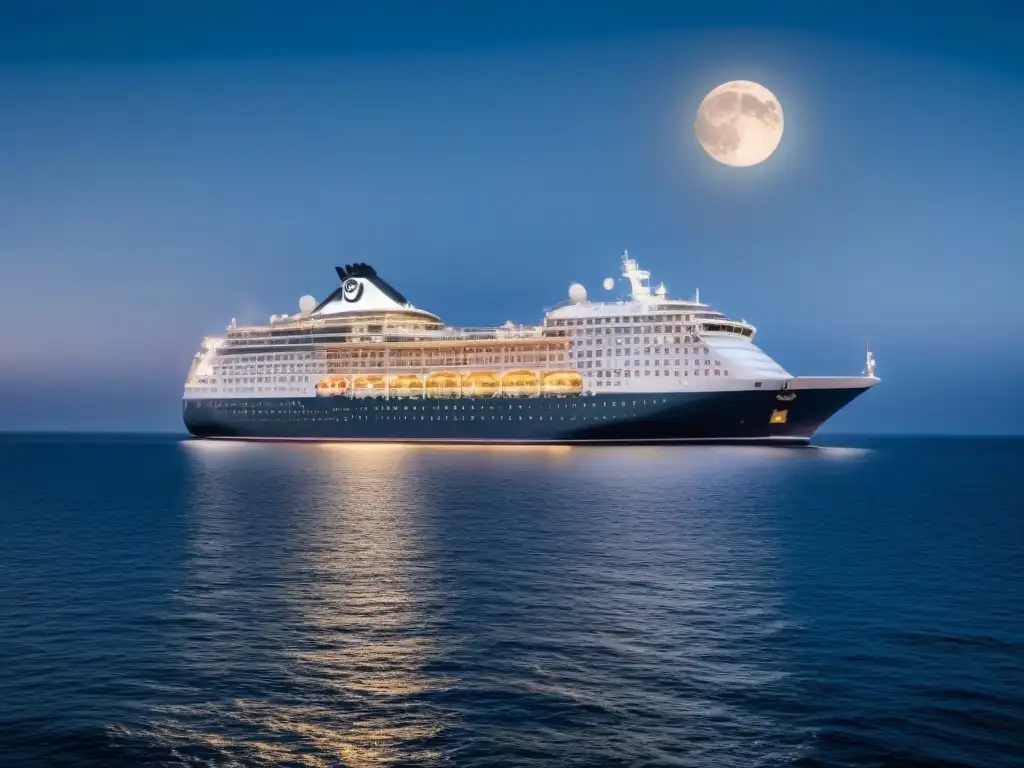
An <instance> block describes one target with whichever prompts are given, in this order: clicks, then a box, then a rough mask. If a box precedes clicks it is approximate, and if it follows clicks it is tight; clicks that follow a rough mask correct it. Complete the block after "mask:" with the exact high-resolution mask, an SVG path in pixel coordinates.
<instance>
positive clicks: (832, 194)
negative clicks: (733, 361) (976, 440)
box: [0, 0, 1024, 433]
mask: <svg viewBox="0 0 1024 768" xmlns="http://www.w3.org/2000/svg"><path fill="white" fill-rule="evenodd" d="M85 5H87V4H85V3H70V2H67V3H56V2H45V1H43V0H34V1H33V2H25V3H20V4H19V3H16V2H7V3H4V4H3V5H0V105H2V111H0V180H2V183H0V324H2V326H0V327H2V328H3V329H4V330H3V333H2V334H0V374H2V375H0V429H56V430H64V429H67V430H80V429H104V430H149V429H153V430H165V431H172V430H173V431H178V430H182V426H181V420H180V397H181V393H182V387H183V384H184V377H185V374H186V371H187V369H188V365H189V362H190V359H191V356H192V354H193V353H194V352H195V350H196V348H197V346H198V344H199V341H200V340H201V338H202V337H203V336H204V335H205V334H210V333H217V332H220V331H222V330H223V328H224V327H225V326H226V325H227V323H228V322H229V321H230V319H231V318H232V317H236V318H238V320H239V321H240V322H242V321H265V320H266V319H267V317H268V316H269V315H270V314H271V313H281V312H293V311H295V309H296V303H297V300H298V298H299V296H301V295H302V294H304V293H312V294H313V295H314V296H316V297H317V298H318V299H320V298H323V297H324V296H325V295H326V294H327V293H329V292H330V291H331V290H333V288H335V287H336V284H337V277H336V275H335V273H334V270H333V267H334V266H335V265H337V264H345V263H351V262H354V261H366V262H369V263H371V264H372V265H374V266H375V267H376V268H377V269H378V271H379V272H380V273H381V274H382V276H383V277H384V278H385V279H386V280H388V281H389V282H391V283H392V284H394V285H395V287H396V288H398V289H399V290H400V291H402V292H403V293H404V294H405V295H406V296H407V297H408V298H409V299H410V301H412V302H413V303H414V304H416V305H418V306H420V307H422V308H424V309H427V310H429V311H431V312H434V313H436V314H438V315H440V316H441V317H442V318H443V319H444V320H445V321H446V322H448V323H451V324H455V325H496V324H500V323H502V322H504V321H505V320H509V319H511V320H514V321H515V322H517V323H536V322H539V321H540V319H541V317H542V312H543V310H544V308H545V307H549V306H551V305H553V304H555V303H557V302H559V301H561V300H562V299H563V298H564V297H565V295H566V290H567V288H568V285H569V283H570V282H572V281H575V280H578V281H580V282H582V283H584V284H585V285H586V286H587V288H588V289H589V290H590V293H591V296H600V295H601V294H602V293H603V292H602V290H601V288H600V283H601V280H602V278H604V277H607V276H614V277H618V275H619V256H620V254H621V253H622V250H623V249H624V248H628V249H629V251H630V253H631V254H632V255H633V256H635V257H636V258H637V259H638V260H639V261H640V264H641V266H642V267H644V268H646V269H649V270H651V272H652V275H653V279H654V282H655V283H657V282H658V281H664V282H665V284H666V285H667V287H668V289H669V294H670V295H673V296H677V297H681V298H688V297H691V296H692V295H693V292H694V289H695V288H698V287H699V289H700V294H701V298H702V300H704V301H707V302H709V303H710V304H712V306H713V307H714V308H715V309H719V310H721V311H724V312H726V313H727V314H730V315H732V316H735V317H738V318H739V317H741V318H745V319H746V320H748V321H750V322H752V323H753V324H754V325H756V326H757V328H758V339H757V341H758V344H759V345H760V346H761V347H762V348H763V349H764V350H765V351H766V352H768V354H770V355H771V356H773V357H774V358H775V359H776V360H778V361H779V362H780V363H781V364H782V365H783V366H784V367H785V368H787V369H788V370H789V371H790V372H792V373H794V374H797V375H849V374H859V373H860V372H861V370H862V368H863V358H864V344H865V339H868V340H869V341H870V343H871V346H872V349H873V350H874V352H875V354H876V357H877V359H878V374H879V376H880V377H881V378H882V382H881V384H879V385H878V386H877V387H875V388H874V389H873V390H871V391H870V392H869V393H867V394H866V395H864V396H863V397H861V398H860V399H859V400H857V401H856V402H855V403H854V404H853V405H851V406H850V407H848V408H847V409H846V410H844V411H843V412H841V413H840V414H839V415H838V416H837V417H836V418H835V419H833V420H832V421H831V422H829V424H828V425H827V427H826V429H828V430H830V431H834V432H836V431H838V432H899V433H906V432H941V433H1021V432H1024V409H1022V408H1020V406H1019V402H1018V401H1019V398H1020V393H1021V392H1022V391H1024V342H1022V341H1021V339H1020V328H1021V325H1022V320H1024V309H1022V307H1024V302H1022V300H1021V293H1022V291H1024V207H1022V205H1021V200H1022V199H1024V191H1022V189H1024V187H1022V185H1024V142H1022V140H1021V139H1020V131H1021V126H1022V125H1024V45H1021V44H1020V40H1022V39H1024V10H1018V9H1017V8H1016V4H1015V3H1012V2H1009V0H1004V2H998V3H994V2H979V1H978V0H975V1H974V2H966V1H965V2H930V3H923V2H921V0H917V1H916V2H900V1H899V0H890V1H889V2H884V3H881V2H863V1H862V2H849V3H846V2H839V1H838V0H836V1H835V2H828V3H823V2H820V0H819V1H818V2H804V3H796V2H770V3H766V2H763V0H762V2H756V3H755V2H751V3H746V2H739V1H738V0H733V2H730V3H719V4H712V3H682V2H673V3H661V4H658V3H643V2H628V3H588V4H586V5H584V4H579V6H578V7H577V8H574V7H573V6H572V4H571V3H561V4H559V3H553V2H545V3H539V2H518V3H499V2H497V1H495V2H474V3H455V2H449V3H445V2H435V3H426V2H416V3H414V2H411V1H410V2H408V3H394V2H381V1H380V0H375V2H372V3H364V4H362V5H364V6H366V7H365V8H362V9H356V6H357V4H356V3H349V2H332V3H323V4H316V3H295V2H291V3H269V2H252V1H250V2H245V3H241V2H238V3H227V2H212V1H208V2H204V3H191V2H174V3H156V2H146V3H138V2H133V3H124V4H121V3H113V2H106V3H103V2H98V3H90V4H88V5H91V6H92V10H91V11H89V12H86V11H85V10H83V7H84V6H85ZM926 6H927V8H926ZM732 79H751V80H756V81H759V82H761V83H763V84H764V85H766V86H767V87H768V88H770V89H771V90H772V91H773V92H774V93H775V94H776V95H777V96H778V98H779V99H780V101H781V103H782V106H783V109H784V110H785V119H786V132H785V135H784V137H783V140H782V144H781V146H780V148H779V151H778V152H777V153H776V154H775V155H774V156H773V157H772V158H771V159H770V160H769V161H768V162H766V163H764V164H763V165H760V166H756V167H752V168H746V169H735V168H728V167H726V166H723V165H720V164H718V163H715V162H714V161H713V160H711V159H709V158H708V157H707V156H706V155H705V154H704V153H703V152H702V151H701V149H700V148H699V146H698V145H697V143H696V141H695V138H694V135H693V130H692V123H693V118H694V115H695V112H696V109H697V106H698V104H699V103H700V100H701V98H702V97H703V96H704V94H705V93H706V92H707V91H709V90H711V89H712V88H713V87H715V86H716V85H718V84H719V83H721V82H724V81H727V80H732Z"/></svg>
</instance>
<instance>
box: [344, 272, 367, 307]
mask: <svg viewBox="0 0 1024 768" xmlns="http://www.w3.org/2000/svg"><path fill="white" fill-rule="evenodd" d="M341 296H342V298H343V299H345V301H347V302H350V303H352V304H355V303H356V302H357V301H359V299H361V298H362V297H363V284H362V283H361V282H359V281H358V280H353V279H351V278H350V279H348V280H346V281H345V283H344V284H343V285H342V286H341Z"/></svg>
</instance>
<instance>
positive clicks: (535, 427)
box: [184, 253, 878, 443]
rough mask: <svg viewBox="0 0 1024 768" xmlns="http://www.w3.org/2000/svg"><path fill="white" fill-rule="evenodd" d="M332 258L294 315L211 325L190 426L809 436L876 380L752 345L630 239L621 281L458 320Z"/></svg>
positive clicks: (746, 327)
mask: <svg viewBox="0 0 1024 768" xmlns="http://www.w3.org/2000/svg"><path fill="white" fill-rule="evenodd" d="M336 270H337V273H338V277H339V280H340V285H339V286H338V288H337V289H336V290H334V291H333V292H332V293H331V294H330V295H329V296H328V297H327V298H326V299H324V300H323V301H321V302H319V303H317V302H316V301H315V300H313V299H312V298H311V297H308V296H307V297H303V299H302V300H301V301H300V311H299V312H298V313H296V314H294V315H281V316H272V317H271V318H270V322H269V323H268V324H266V325H260V326H239V325H237V324H236V323H235V322H234V321H232V323H231V325H230V327H229V328H228V330H227V333H226V335H223V336H217V337H208V338H206V339H204V341H203V343H202V346H201V348H200V350H199V352H198V353H197V354H196V356H195V359H194V360H193V362H192V367H191V369H190V371H189V374H188V379H187V383H186V386H185V397H184V414H185V422H186V425H187V426H188V428H189V431H190V432H192V434H194V435H196V436H200V437H236V438H249V439H261V438H263V439H313V440H394V441H402V440H428V441H441V442H462V441H483V442H559V443H561V442H606V441H609V442H612V441H614V442H619V441H628V442H648V441H655V442H663V441H682V440H714V441H717V440H771V441H783V442H794V441H795V442H806V441H807V440H808V439H809V438H810V436H811V434H813V432H814V431H815V430H816V429H817V427H818V426H819V425H820V424H821V423H822V422H823V421H824V420H825V419H827V418H828V417H830V416H831V415H832V414H833V413H835V412H836V411H837V410H838V409H839V408H841V407H842V406H843V405H845V404H846V403H847V402H849V401H850V400H852V399H853V398H854V397H856V396H857V395H858V394H860V393H861V392H862V391H864V390H865V389H867V388H868V387H870V386H872V385H873V384H875V383H876V382H877V381H878V379H877V378H875V376H874V361H873V358H871V359H869V366H868V369H866V374H867V375H865V376H855V377H826V378H823V377H818V378H806V377H803V378H798V377H794V376H792V375H791V374H789V373H788V372H787V371H786V370H785V369H783V368H782V367H781V366H780V365H779V364H778V363H776V362H775V361H774V360H772V358H770V357H769V356H768V355H767V354H765V353H764V352H763V351H762V350H761V349H760V348H759V347H757V345H756V344H755V343H754V338H755V336H756V329H755V328H754V326H752V325H751V324H749V323H747V322H746V321H745V320H735V319H731V318H729V317H727V316H726V315H724V314H722V313H721V312H717V311H715V310H713V309H712V308H711V307H710V306H709V305H707V304H704V303H702V302H701V301H700V299H699V294H698V295H696V296H695V297H694V298H693V299H692V300H679V299H670V298H668V297H667V291H666V289H665V287H664V285H660V286H658V287H657V288H656V289H654V290H652V289H651V284H650V274H649V273H648V272H647V271H645V270H642V269H640V267H639V265H638V264H637V262H636V260H635V259H633V258H632V257H630V256H629V254H628V253H624V254H623V257H622V280H621V283H622V284H623V285H624V286H625V287H626V289H627V291H628V293H627V294H626V295H624V296H623V297H621V298H618V299H614V300H609V301H590V300H588V297H587V295H586V291H585V290H584V288H583V286H581V285H579V284H576V283H574V284H573V285H572V286H571V287H570V290H569V299H568V300H567V301H565V302H563V303H561V304H559V305H558V306H556V307H553V308H552V309H550V310H548V311H547V312H546V313H545V315H544V319H543V322H542V323H541V324H540V325H536V326H518V325H513V324H512V323H511V322H509V323H506V324H505V325H503V326H499V327H491V328H452V327H449V326H447V325H445V324H444V323H443V322H442V321H441V319H440V318H438V317H437V316H436V315H434V314H431V313H430V312H427V311H425V310H422V309H419V308H417V307H415V306H414V305H413V304H411V303H410V302H409V301H408V300H407V299H406V298H405V297H404V296H403V295H402V294H401V293H399V292H398V291H397V290H396V289H395V288H393V287H392V286H391V285H389V284H388V283H387V282H386V281H384V280H383V279H382V278H381V277H380V276H379V275H378V274H377V272H376V271H375V270H374V269H373V268H372V267H371V266H369V265H367V264H362V263H357V264H352V265H348V266H346V267H337V268H336ZM615 285H616V281H614V280H612V279H610V278H609V279H607V280H605V288H606V289H608V290H613V289H614V288H615ZM869 354H870V353H869ZM637 398H639V399H637ZM805 402H806V406H805V405H804V403H805ZM769 406H770V407H769ZM588 409H589V410H588Z"/></svg>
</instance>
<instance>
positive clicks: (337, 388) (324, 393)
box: [314, 376, 348, 397]
mask: <svg viewBox="0 0 1024 768" xmlns="http://www.w3.org/2000/svg"><path fill="white" fill-rule="evenodd" d="M314 387H315V389H316V393H317V394H318V395H320V396H321V397H333V396H335V395H344V394H345V393H346V392H348V377H347V376H324V377H323V378H321V379H320V380H319V381H318V382H317V383H316V384H315V385H314Z"/></svg>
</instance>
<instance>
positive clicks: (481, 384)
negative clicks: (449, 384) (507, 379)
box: [462, 371, 501, 397]
mask: <svg viewBox="0 0 1024 768" xmlns="http://www.w3.org/2000/svg"><path fill="white" fill-rule="evenodd" d="M500 391H501V379H500V378H499V377H498V374H496V373H495V372H494V371H475V372H474V373H467V374H466V375H465V376H463V377H462V394H463V395H469V396H471V397H474V396H475V397H494V396H495V395H496V394H498V392H500Z"/></svg>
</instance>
